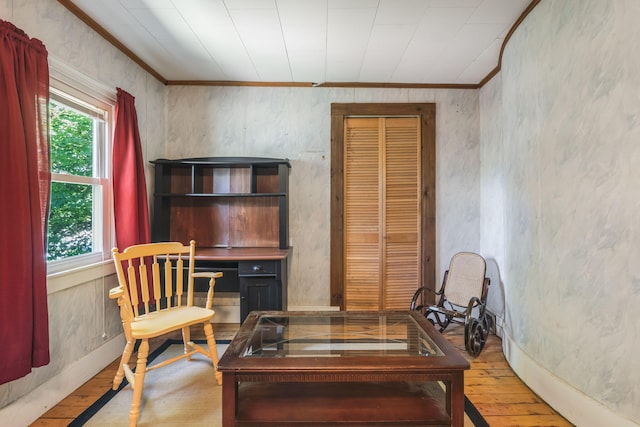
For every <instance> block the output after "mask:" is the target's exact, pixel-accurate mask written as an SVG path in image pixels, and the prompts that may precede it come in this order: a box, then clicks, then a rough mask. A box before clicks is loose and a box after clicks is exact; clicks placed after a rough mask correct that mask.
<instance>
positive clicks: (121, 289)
mask: <svg viewBox="0 0 640 427" xmlns="http://www.w3.org/2000/svg"><path fill="white" fill-rule="evenodd" d="M112 252H113V260H114V262H115V266H116V273H117V276H118V283H119V286H118V287H116V288H113V289H111V290H110V291H109V297H110V298H112V299H117V300H118V305H119V306H120V316H121V318H122V326H123V327H124V334H125V337H126V339H127V344H126V346H125V349H124V352H123V353H122V359H121V360H120V365H119V366H118V372H117V373H116V376H115V378H114V380H113V389H114V390H117V389H118V387H119V386H120V384H121V383H122V380H123V377H124V376H126V378H127V380H128V381H129V383H131V387H132V388H133V401H132V403H131V411H130V413H129V425H130V426H135V425H136V424H137V421H138V418H139V416H140V399H141V397H142V388H143V386H144V377H145V373H146V372H148V371H150V370H152V369H156V368H160V367H162V366H166V365H168V364H170V363H173V362H176V361H178V360H180V359H185V358H186V359H190V358H191V356H192V355H193V354H195V353H201V354H203V355H205V356H206V357H208V358H209V359H211V361H212V363H213V369H214V372H215V376H216V380H217V382H218V384H221V383H222V374H221V373H220V372H217V370H216V367H217V364H218V352H217V350H216V341H215V338H214V335H213V326H212V325H211V319H212V318H213V316H214V314H215V312H214V311H213V310H212V309H211V307H212V305H213V292H214V286H215V280H216V278H219V277H222V273H218V272H201V273H200V272H199V273H194V256H195V242H194V241H193V240H192V241H191V242H190V244H189V246H184V245H183V244H182V243H180V242H167V243H149V244H141V245H134V246H130V247H128V248H127V249H125V250H124V251H123V252H119V251H118V249H117V248H114V249H113V251H112ZM148 266H150V267H151V272H150V273H151V274H148V270H147V268H148ZM161 266H162V269H163V274H162V273H161ZM185 268H186V271H187V273H188V274H187V275H186V277H187V284H186V301H183V295H184V291H185V289H184V277H185V275H184V274H183V271H184V269H185ZM195 277H205V278H209V292H208V293H207V302H206V308H203V307H197V306H194V305H193V279H194V278H195ZM196 324H202V325H203V327H204V333H205V336H206V338H207V346H208V349H206V348H204V347H202V346H199V345H197V344H195V343H193V342H191V338H190V326H192V325H196ZM176 330H181V331H182V338H183V340H184V354H181V355H180V356H176V357H174V358H172V359H169V360H166V361H164V362H161V363H158V364H156V365H155V366H152V367H147V356H148V354H149V338H154V337H157V336H160V335H164V334H166V333H168V332H172V331H176ZM137 340H141V342H140V346H139V348H138V360H137V364H136V369H135V373H134V372H133V371H132V369H131V368H130V367H129V365H128V362H129V358H130V357H131V354H132V352H133V348H134V345H135V343H136V341H137Z"/></svg>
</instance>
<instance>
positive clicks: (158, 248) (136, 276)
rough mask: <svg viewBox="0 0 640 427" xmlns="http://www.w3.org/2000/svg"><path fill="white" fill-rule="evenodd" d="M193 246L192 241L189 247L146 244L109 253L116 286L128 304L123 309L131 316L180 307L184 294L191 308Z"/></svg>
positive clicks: (174, 244)
mask: <svg viewBox="0 0 640 427" xmlns="http://www.w3.org/2000/svg"><path fill="white" fill-rule="evenodd" d="M195 245H196V243H195V241H193V240H192V241H191V242H190V243H189V246H185V245H183V244H182V243H180V242H162V243H146V244H140V245H134V246H129V247H128V248H126V249H125V250H124V251H122V252H120V251H118V248H114V249H113V250H112V251H111V252H112V254H113V260H114V262H115V267H116V274H117V276H118V285H119V287H121V288H122V289H123V291H124V293H125V296H126V297H127V298H125V299H126V300H128V301H129V302H130V303H131V306H130V307H128V308H127V309H130V310H132V314H133V316H135V317H138V316H140V315H142V314H146V313H150V312H153V311H157V310H160V309H165V308H171V307H174V306H181V305H182V304H183V301H182V296H183V294H184V293H185V291H186V293H187V298H186V303H187V305H193V270H194V257H195ZM185 267H186V268H187V270H188V274H186V275H185V274H183V272H184V268H185ZM185 276H186V277H187V283H186V288H185V283H184V282H185V280H184V278H185Z"/></svg>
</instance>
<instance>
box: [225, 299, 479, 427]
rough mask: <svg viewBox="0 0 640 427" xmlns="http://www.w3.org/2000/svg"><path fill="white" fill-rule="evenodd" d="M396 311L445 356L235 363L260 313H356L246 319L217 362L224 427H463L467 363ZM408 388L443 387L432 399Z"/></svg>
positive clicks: (427, 327)
mask: <svg viewBox="0 0 640 427" xmlns="http://www.w3.org/2000/svg"><path fill="white" fill-rule="evenodd" d="M402 313H403V314H406V315H408V316H411V317H413V319H414V320H415V321H416V323H417V324H418V325H419V328H420V329H422V330H423V331H424V332H426V334H427V335H428V336H429V337H430V338H431V340H432V341H433V342H434V343H435V344H436V345H437V346H438V347H439V348H440V350H441V351H442V352H443V353H444V355H443V356H418V355H416V356H382V357H381V356H349V357H241V354H242V352H243V351H244V350H245V348H246V345H247V342H248V340H249V339H250V338H251V335H252V333H253V330H254V329H255V327H256V325H257V324H258V321H259V319H260V317H261V316H263V315H266V316H279V317H288V316H319V315H320V316H336V315H345V316H350V315H351V314H356V315H357V314H362V313H350V312H347V313H345V312H342V313H341V314H337V313H336V312H326V313H318V312H275V311H271V312H253V313H251V314H250V315H249V316H248V317H247V319H246V321H245V322H244V324H243V325H242V327H241V328H240V330H239V331H238V333H237V334H236V336H235V338H234V339H233V341H232V342H231V344H230V345H229V347H228V349H227V351H226V352H225V354H224V355H223V356H222V358H221V359H220V362H219V364H218V370H219V371H221V372H222V381H223V382H222V425H223V427H231V426H293V425H303V426H312V425H314V426H315V425H318V426H321V425H325V426H326V425H336V424H341V423H342V424H343V425H349V426H352V425H366V426H391V425H393V426H397V425H407V426H409V425H423V426H424V425H446V426H456V427H463V425H464V371H465V370H466V369H469V362H467V360H466V359H465V358H464V357H463V356H462V355H461V354H460V353H459V352H458V350H456V349H455V348H454V347H453V346H452V345H451V344H450V343H449V342H448V341H447V340H446V339H444V338H443V337H442V336H441V335H440V333H438V332H437V331H436V330H435V328H434V327H433V326H432V325H431V324H430V323H429V322H428V321H427V320H426V319H424V317H422V316H420V315H419V314H418V313H416V312H411V311H408V312H406V313H405V312H402ZM367 314H369V315H370V314H372V313H371V312H368V313H367ZM373 314H380V315H385V314H398V312H379V313H375V312H374V313H373ZM408 383H414V384H416V383H433V384H436V385H437V384H438V383H441V384H443V385H444V388H441V387H432V389H434V390H436V392H435V393H434V396H433V399H431V398H430V397H428V396H427V397H426V398H425V396H424V395H417V394H416V393H415V390H414V389H415V387H408V386H406V384H408ZM437 390H439V391H440V392H441V395H440V396H437V394H438V392H437Z"/></svg>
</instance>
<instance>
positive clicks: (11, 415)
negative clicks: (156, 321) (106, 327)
mask: <svg viewBox="0 0 640 427" xmlns="http://www.w3.org/2000/svg"><path fill="white" fill-rule="evenodd" d="M124 343H125V342H124V335H123V334H120V335H118V336H117V337H116V338H114V339H112V340H110V341H108V342H107V343H105V344H104V345H103V346H102V347H100V348H98V349H96V350H94V351H93V352H91V353H89V354H88V355H86V356H85V357H83V358H82V359H80V360H78V361H77V362H75V363H73V364H72V365H71V366H69V367H68V368H67V369H66V370H65V371H63V372H61V373H60V374H58V375H56V376H55V377H53V378H51V379H50V380H49V381H47V382H46V383H44V384H42V385H41V386H39V387H37V388H36V389H34V390H32V391H31V392H30V393H28V394H26V395H24V396H22V397H21V398H19V399H18V400H16V401H14V402H11V403H10V404H9V405H7V406H5V407H3V408H0V420H1V421H0V424H2V425H5V424H3V423H4V422H7V424H6V425H11V426H28V425H30V424H31V423H33V422H34V421H35V420H37V419H38V418H40V416H42V414H44V413H45V412H47V411H48V410H49V409H51V408H52V407H53V406H55V405H57V404H58V403H59V402H60V401H61V400H62V399H64V398H65V397H67V396H68V395H69V394H71V393H72V392H73V391H74V390H75V389H77V388H78V387H80V386H81V385H82V384H84V383H85V382H87V381H88V380H89V379H91V378H93V377H94V376H95V375H96V374H97V373H98V372H100V371H102V370H103V369H104V367H105V366H107V365H108V364H109V363H111V362H113V361H114V359H116V358H117V357H118V356H120V355H121V354H122V349H123V348H124Z"/></svg>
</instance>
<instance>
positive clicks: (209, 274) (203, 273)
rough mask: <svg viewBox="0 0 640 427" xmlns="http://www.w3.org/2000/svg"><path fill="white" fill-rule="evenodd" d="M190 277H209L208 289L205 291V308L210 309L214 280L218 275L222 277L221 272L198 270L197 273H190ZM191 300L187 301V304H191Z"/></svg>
mask: <svg viewBox="0 0 640 427" xmlns="http://www.w3.org/2000/svg"><path fill="white" fill-rule="evenodd" d="M191 277H192V278H196V277H199V278H208V279H209V291H208V292H207V303H206V305H205V306H206V308H208V309H209V310H211V307H213V288H214V286H215V285H216V281H215V279H219V278H220V277H222V272H220V271H199V272H197V273H192V274H191ZM192 304H193V301H190V302H189V305H192Z"/></svg>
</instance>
